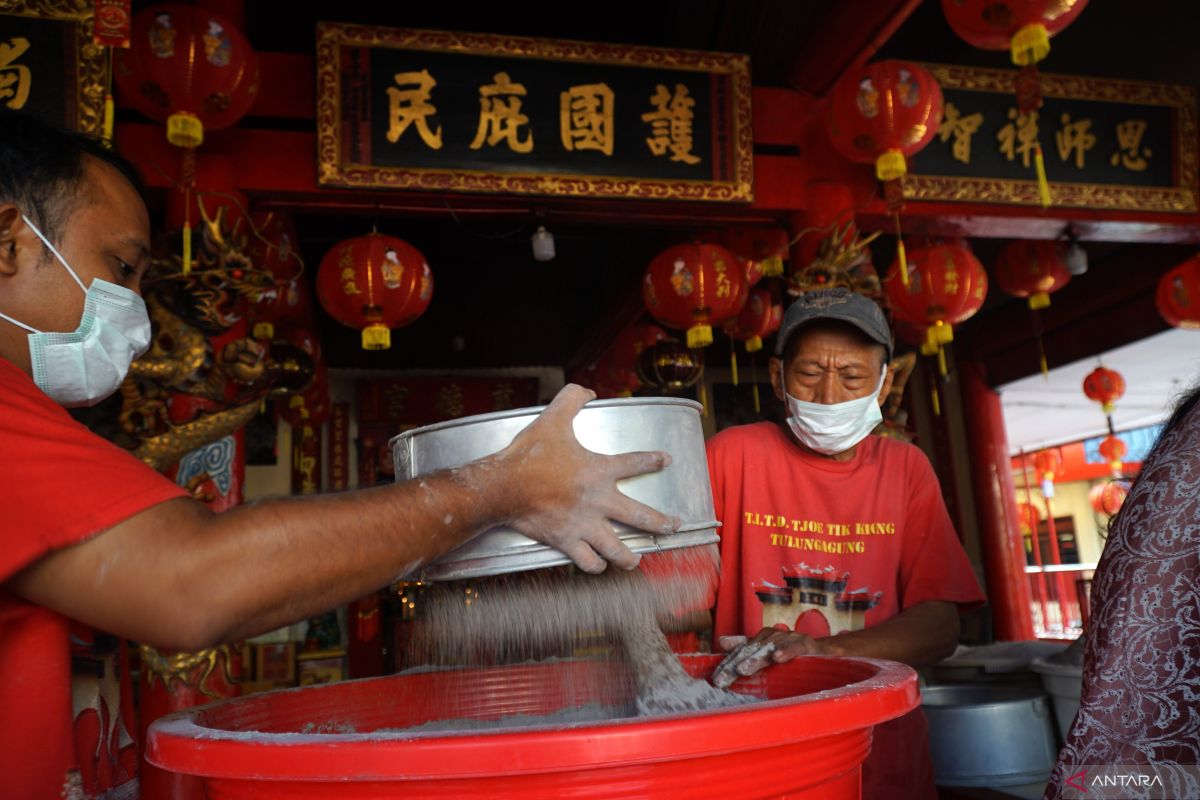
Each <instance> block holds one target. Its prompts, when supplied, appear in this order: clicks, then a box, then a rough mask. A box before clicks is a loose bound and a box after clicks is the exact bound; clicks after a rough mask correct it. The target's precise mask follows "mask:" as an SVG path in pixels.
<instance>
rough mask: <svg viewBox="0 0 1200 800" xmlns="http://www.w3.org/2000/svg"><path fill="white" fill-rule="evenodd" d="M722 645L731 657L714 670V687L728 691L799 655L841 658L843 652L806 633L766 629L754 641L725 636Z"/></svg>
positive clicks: (727, 656) (827, 641)
mask: <svg viewBox="0 0 1200 800" xmlns="http://www.w3.org/2000/svg"><path fill="white" fill-rule="evenodd" d="M719 644H720V645H721V649H722V650H724V651H725V652H726V653H728V655H726V656H725V659H724V660H723V661H722V662H721V663H720V664H718V665H717V668H716V669H715V670H713V674H712V684H713V686H716V687H717V688H718V689H728V688H729V686H730V685H731V684H732V683H733V682H734V681H736V680H737V679H738V678H745V677H747V676H749V675H753V674H754V673H756V672H758V671H759V670H761V669H762V668H763V667H766V666H768V665H770V664H782V663H783V662H785V661H791V660H792V659H793V658H795V657H796V656H805V655H809V656H813V655H816V656H840V655H842V652H841V650H840V649H839V648H837V647H836V646H834V645H833V644H832V643H831V642H830V641H829V640H828V639H814V638H813V637H811V636H806V635H805V634H803V633H793V632H792V631H789V630H782V629H779V628H763V629H762V630H761V631H759V632H758V633H757V634H755V636H754V638H753V639H749V640H747V639H746V637H745V636H722V637H720V640H719Z"/></svg>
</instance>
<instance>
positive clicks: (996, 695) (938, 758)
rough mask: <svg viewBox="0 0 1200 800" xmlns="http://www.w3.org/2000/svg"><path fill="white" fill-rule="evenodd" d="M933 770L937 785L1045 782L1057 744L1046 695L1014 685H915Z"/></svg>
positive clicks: (1011, 784) (1002, 784)
mask: <svg viewBox="0 0 1200 800" xmlns="http://www.w3.org/2000/svg"><path fill="white" fill-rule="evenodd" d="M921 708H923V709H924V711H925V716H926V717H928V719H929V750H930V754H931V755H932V756H933V775H934V779H935V781H936V782H937V783H938V784H939V785H941V786H1018V785H1021V784H1026V783H1038V782H1045V781H1046V780H1047V779H1048V778H1049V777H1050V771H1051V770H1052V769H1053V768H1054V760H1055V757H1056V756H1057V755H1058V748H1057V747H1056V745H1055V741H1054V730H1053V728H1052V727H1051V721H1050V706H1049V704H1048V703H1047V701H1046V695H1045V694H1043V693H1042V692H1041V691H1040V690H1037V689H1028V688H1024V687H1020V686H1000V685H987V684H956V685H947V686H927V687H925V688H923V689H922V690H921Z"/></svg>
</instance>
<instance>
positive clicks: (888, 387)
mask: <svg viewBox="0 0 1200 800" xmlns="http://www.w3.org/2000/svg"><path fill="white" fill-rule="evenodd" d="M895 378H896V368H895V367H894V366H892V364H891V363H889V364H888V365H887V374H885V375H884V376H883V385H882V386H880V387H879V397H878V402H879V405H883V404H884V403H886V402H887V399H888V393H889V392H891V391H892V381H893V380H895Z"/></svg>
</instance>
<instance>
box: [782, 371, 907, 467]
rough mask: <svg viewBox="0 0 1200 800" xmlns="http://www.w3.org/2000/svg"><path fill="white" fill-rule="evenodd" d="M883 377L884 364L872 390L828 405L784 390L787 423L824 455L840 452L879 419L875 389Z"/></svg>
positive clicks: (851, 445) (868, 431)
mask: <svg viewBox="0 0 1200 800" xmlns="http://www.w3.org/2000/svg"><path fill="white" fill-rule="evenodd" d="M886 378H887V367H886V366H885V367H884V368H883V374H882V375H880V376H879V383H878V385H876V387H875V391H873V392H871V393H870V394H868V395H867V396H865V397H859V398H857V399H855V400H847V401H846V402H844V403H832V404H829V405H826V404H825V403H809V402H807V401H805V400H797V399H796V398H794V397H792V396H791V395H790V394H788V393H787V390H784V397H786V398H787V406H788V411H789V412H790V413H791V416H790V417H788V426H789V427H790V428H791V429H792V433H794V434H796V438H797V439H799V440H800V442H801V443H802V444H803V445H804V446H805V447H807V448H808V449H810V450H813V451H815V452H817V453H821V454H822V455H827V456H832V455H837V454H838V453H844V452H845V451H847V450H849V449H850V448H851V447H854V445H856V444H858V443H859V442H861V441H862V440H863V439H865V438H867V435H868V434H870V433H871V431H873V430H875V426H876V425H878V424H879V423H880V422H881V421H882V420H883V414H882V413H881V412H880V410H879V390H880V389H882V388H883V381H884V379H886Z"/></svg>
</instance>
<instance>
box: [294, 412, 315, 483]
mask: <svg viewBox="0 0 1200 800" xmlns="http://www.w3.org/2000/svg"><path fill="white" fill-rule="evenodd" d="M319 491H321V428H320V427H319V426H317V427H313V426H311V425H304V426H303V427H300V428H294V429H293V430H292V494H316V493H317V492H319Z"/></svg>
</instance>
